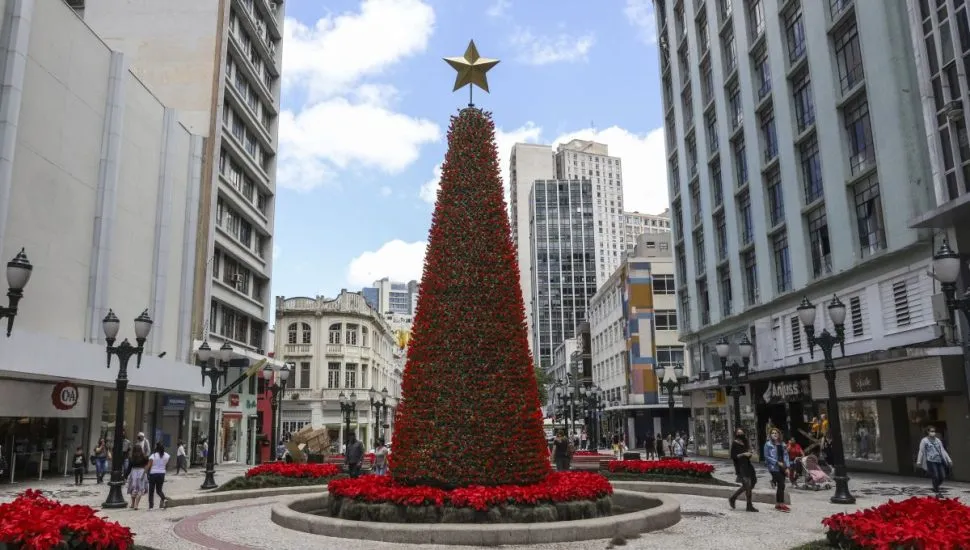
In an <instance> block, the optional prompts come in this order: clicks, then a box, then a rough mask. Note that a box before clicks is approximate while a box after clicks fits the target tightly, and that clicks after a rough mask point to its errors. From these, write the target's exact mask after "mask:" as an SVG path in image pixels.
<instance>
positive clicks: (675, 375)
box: [658, 363, 687, 434]
mask: <svg viewBox="0 0 970 550" xmlns="http://www.w3.org/2000/svg"><path fill="white" fill-rule="evenodd" d="M658 378H659V383H660V388H661V389H662V390H664V391H665V392H666V393H667V407H668V409H669V410H670V433H671V434H673V433H674V393H675V392H677V391H679V390H680V387H681V386H682V385H684V384H686V383H687V377H686V376H684V365H683V363H677V364H676V365H674V366H673V367H671V366H670V365H665V366H664V368H663V373H662V374H660V375H659V376H658Z"/></svg>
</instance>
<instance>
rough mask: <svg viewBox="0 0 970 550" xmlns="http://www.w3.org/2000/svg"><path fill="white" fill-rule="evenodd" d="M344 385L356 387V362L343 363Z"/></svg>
mask: <svg viewBox="0 0 970 550" xmlns="http://www.w3.org/2000/svg"><path fill="white" fill-rule="evenodd" d="M344 387H345V388H356V387H357V364H356V363H347V364H346V365H344Z"/></svg>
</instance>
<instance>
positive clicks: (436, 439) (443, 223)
mask: <svg viewBox="0 0 970 550" xmlns="http://www.w3.org/2000/svg"><path fill="white" fill-rule="evenodd" d="M527 338H528V335H527V329H526V322H525V307H524V306H523V301H522V290H521V289H520V288H519V267H518V263H517V261H516V254H515V249H514V247H513V245H512V238H511V230H510V228H509V220H508V217H507V214H506V204H505V197H504V193H503V191H502V181H501V179H500V177H499V162H498V150H497V147H496V145H495V124H494V123H493V122H492V118H491V115H490V114H488V113H483V112H482V111H480V110H478V109H476V108H472V107H469V108H467V109H463V110H462V111H461V112H460V114H459V115H458V116H455V117H452V119H451V127H450V128H449V130H448V152H447V154H446V156H445V163H444V166H443V167H442V170H441V190H440V191H439V192H438V201H437V204H436V205H435V212H434V216H433V218H432V222H431V231H430V238H429V242H428V251H427V255H426V257H425V263H424V276H423V278H422V279H421V290H420V295H419V297H418V308H417V315H416V316H415V320H414V327H413V332H412V337H411V342H410V347H409V351H408V362H407V366H406V367H405V369H404V379H403V383H402V394H403V400H402V404H401V406H400V407H399V408H398V411H397V421H396V422H397V423H396V426H395V434H394V468H392V471H391V475H392V476H393V477H394V479H395V481H397V482H400V483H406V484H424V485H433V486H437V487H445V488H454V487H465V486H469V485H526V484H532V483H536V482H538V481H540V480H542V479H543V478H545V477H546V476H547V475H548V474H549V473H550V471H551V468H550V464H549V451H548V449H547V447H546V440H545V433H544V432H543V427H542V413H541V412H540V408H539V393H538V389H537V386H536V378H535V371H534V370H533V363H532V355H531V354H530V353H529V344H528V340H527Z"/></svg>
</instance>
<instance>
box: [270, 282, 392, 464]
mask: <svg viewBox="0 0 970 550" xmlns="http://www.w3.org/2000/svg"><path fill="white" fill-rule="evenodd" d="M276 338H277V342H276V358H277V359H280V360H282V361H284V362H286V363H290V364H294V365H296V369H295V372H294V373H293V375H292V376H291V377H290V380H289V382H288V385H287V398H286V399H284V400H283V402H282V406H281V411H280V419H281V422H282V424H281V425H282V428H283V431H288V432H295V431H298V430H299V429H301V428H303V427H304V426H306V425H311V426H313V428H315V429H319V428H327V431H328V432H329V436H330V441H331V442H333V443H334V444H336V443H338V442H342V441H344V436H345V434H344V430H345V425H344V421H343V417H342V415H341V410H340V399H339V398H340V395H341V394H343V395H344V396H346V397H348V398H352V399H353V401H352V402H353V403H355V404H356V406H357V409H356V413H355V414H354V415H353V416H352V418H351V429H353V430H355V431H356V432H357V436H358V438H359V439H360V440H361V441H363V442H364V444H365V445H368V446H371V445H373V441H374V436H375V435H378V436H380V435H383V436H384V438H385V439H386V440H388V441H390V440H391V439H392V434H393V423H394V411H395V410H396V409H397V404H398V402H399V399H400V397H401V376H402V370H401V368H400V364H399V361H398V360H397V359H396V358H395V353H396V350H398V349H399V348H398V345H397V342H396V341H395V336H394V332H393V330H392V329H391V326H390V325H389V324H388V323H387V322H386V321H385V320H384V317H383V316H382V315H381V314H379V313H378V312H377V311H376V310H374V308H372V307H370V305H368V304H367V302H366V301H365V300H364V297H363V296H361V295H360V294H357V293H355V292H346V291H342V292H341V293H340V295H339V296H337V297H336V298H334V299H332V300H328V299H326V298H324V297H322V296H317V297H316V298H302V297H298V298H284V297H282V296H278V297H277V298H276ZM371 388H374V389H375V390H376V391H377V392H381V391H382V390H383V389H384V388H387V391H388V395H389V398H388V405H389V408H388V413H387V417H386V419H379V418H377V416H376V414H375V410H374V409H372V408H371V407H370V397H369V392H370V389H371ZM382 415H383V413H382ZM385 423H386V424H389V426H388V427H384V424H385Z"/></svg>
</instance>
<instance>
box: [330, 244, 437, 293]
mask: <svg viewBox="0 0 970 550" xmlns="http://www.w3.org/2000/svg"><path fill="white" fill-rule="evenodd" d="M427 248H428V243H426V242H424V241H418V242H413V243H407V242H404V241H402V240H400V239H395V240H393V241H390V242H387V243H384V245H383V246H381V247H380V248H379V249H377V250H374V251H367V252H364V253H363V254H361V255H360V256H357V257H356V258H354V259H353V260H351V262H350V267H348V268H347V284H348V285H350V287H351V288H355V289H356V288H361V287H365V286H370V285H371V284H372V283H373V282H374V281H376V280H378V279H381V278H383V277H389V278H390V279H391V280H394V281H411V280H420V279H421V274H422V272H423V271H424V253H425V250H426V249H427Z"/></svg>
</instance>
